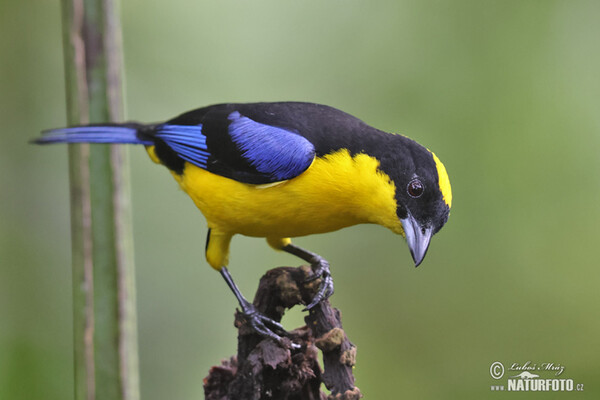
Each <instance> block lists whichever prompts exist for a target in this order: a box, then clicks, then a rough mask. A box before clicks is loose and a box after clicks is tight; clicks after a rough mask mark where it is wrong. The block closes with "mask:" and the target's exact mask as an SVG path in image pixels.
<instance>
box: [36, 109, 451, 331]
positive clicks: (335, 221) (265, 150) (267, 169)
mask: <svg viewBox="0 0 600 400" xmlns="http://www.w3.org/2000/svg"><path fill="white" fill-rule="evenodd" d="M34 142H35V143H37V144H52V143H104V144H107V143H108V144H137V145H143V146H145V149H146V151H147V153H148V155H149V157H150V159H151V160H152V161H154V162H155V163H157V164H161V165H163V166H165V167H166V168H167V169H168V170H169V171H170V172H171V174H172V176H173V177H174V178H175V180H176V181H177V183H178V184H179V186H180V187H181V188H182V189H183V191H185V192H186V193H187V194H188V195H189V196H190V197H191V199H192V200H193V202H194V203H195V204H196V206H197V207H198V208H199V209H200V211H201V212H202V214H204V217H205V218H206V221H207V226H208V233H207V237H206V246H205V257H206V260H207V262H208V264H209V265H210V266H211V267H213V268H214V269H215V270H217V271H219V272H220V274H221V275H222V277H223V279H224V280H225V282H226V283H227V285H228V286H229V288H230V289H231V291H232V292H233V294H234V295H235V297H236V299H237V301H238V303H239V305H240V307H241V310H242V313H243V314H244V315H245V316H246V319H247V321H248V322H249V323H250V326H251V327H252V328H253V329H254V331H255V332H257V333H259V334H260V335H262V336H264V337H270V338H272V339H274V340H276V341H279V342H281V341H282V336H285V334H286V331H285V329H284V328H283V326H282V325H281V324H280V323H279V322H277V321H274V320H272V319H270V318H267V317H266V316H264V315H262V314H260V313H259V312H258V311H257V310H256V308H255V307H254V306H253V304H252V303H251V302H249V301H248V300H246V298H245V297H244V296H243V295H242V293H241V292H240V290H239V288H238V287H237V285H236V284H235V282H234V280H233V278H232V276H231V274H230V272H229V270H228V265H229V248H230V242H231V239H232V237H233V236H234V235H236V234H241V235H245V236H250V237H261V238H266V241H267V243H268V244H269V245H270V246H271V247H272V248H274V249H276V250H281V251H284V252H287V253H290V254H292V255H295V256H297V257H299V258H300V259H302V260H304V261H306V262H308V263H310V265H311V267H312V271H313V272H312V276H311V277H310V278H309V279H310V280H312V279H317V278H321V283H320V286H319V288H318V291H317V293H316V295H315V296H314V298H313V300H312V301H311V302H310V303H309V304H308V305H306V309H309V310H310V309H312V308H313V307H314V306H315V305H317V304H318V303H320V302H321V301H323V300H324V299H327V298H328V297H330V296H331V295H332V294H333V291H334V286H333V278H332V276H331V272H330V267H329V263H328V261H327V260H325V259H324V258H323V257H321V256H320V255H318V254H316V253H313V252H311V251H309V250H306V249H304V248H302V247H299V246H297V245H295V244H293V243H292V240H291V239H292V238H296V237H301V236H306V235H311V234H318V233H325V232H331V231H336V230H339V229H341V228H345V227H348V226H352V225H356V224H362V223H370V224H378V225H381V226H384V227H386V228H388V229H389V230H391V231H392V232H394V233H396V234H399V235H401V236H403V237H404V238H405V239H406V242H407V245H408V248H409V250H410V253H411V255H412V258H413V261H414V264H415V266H418V265H419V264H421V262H422V261H423V259H424V257H425V254H426V253H427V250H428V248H429V244H430V241H431V238H432V236H433V235H434V234H436V233H437V232H438V231H439V230H440V229H441V228H442V227H443V226H444V225H445V223H446V222H447V220H448V216H449V214H450V208H451V206H452V190H451V186H450V181H449V178H448V173H447V171H446V168H445V166H444V164H442V162H441V161H440V160H439V159H438V157H437V156H436V155H435V154H434V153H433V152H431V151H430V150H428V149H427V148H426V147H424V146H422V145H420V144H419V143H417V142H416V141H414V140H412V139H409V138H408V137H406V136H403V135H400V134H396V133H388V132H384V131H381V130H379V129H376V128H374V127H372V126H370V125H368V124H366V123H365V122H363V121H362V120H360V119H358V118H356V117H354V116H352V115H350V114H348V113H345V112H343V111H340V110H338V109H336V108H333V107H330V106H326V105H321V104H315V103H307V102H261V103H223V104H215V105H210V106H206V107H202V108H199V109H195V110H192V111H189V112H185V113H183V114H181V115H179V116H177V117H175V118H172V119H170V120H167V121H166V122H161V123H152V124H142V123H138V122H125V123H106V124H93V125H84V126H74V127H66V128H59V129H50V130H46V131H43V132H42V135H41V136H40V137H39V138H37V139H35V140H34Z"/></svg>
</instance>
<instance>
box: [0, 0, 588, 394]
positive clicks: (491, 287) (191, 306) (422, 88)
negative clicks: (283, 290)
mask: <svg viewBox="0 0 600 400" xmlns="http://www.w3.org/2000/svg"><path fill="white" fill-rule="evenodd" d="M122 14H123V33H124V44H125V46H124V49H125V67H126V78H127V96H126V98H127V108H128V112H127V116H128V118H129V119H133V120H141V121H159V120H164V119H166V118H169V117H172V116H174V115H176V114H178V113H180V112H183V111H186V110H189V109H192V108H196V107H199V106H203V105H208V104H212V103H217V102H233V101H261V100H265V101H268V100H273V101H274V100H305V101H313V102H319V103H325V104H329V105H332V106H335V107H338V108H340V109H342V110H345V111H347V112H350V113H351V114H354V115H356V116H358V117H359V118H361V119H363V120H365V121H366V122H368V123H370V124H372V125H374V126H376V127H378V128H380V129H383V130H388V131H392V132H399V133H403V134H406V135H408V136H410V137H412V138H414V139H416V140H418V141H419V142H421V143H422V144H424V145H426V146H428V147H429V148H431V149H432V150H434V151H435V152H436V154H437V155H438V156H439V157H440V158H441V159H442V160H443V161H444V163H445V165H446V167H447V169H448V171H449V174H450V178H451V181H452V185H453V190H454V208H453V210H452V215H451V218H450V221H449V223H448V225H447V226H446V227H445V228H444V229H443V230H442V232H440V233H439V234H438V235H437V236H436V237H435V238H434V240H433V245H432V247H431V249H430V251H429V254H428V257H427V259H426V260H425V263H424V265H422V266H421V267H419V268H418V269H416V270H415V269H414V268H413V267H412V262H411V258H410V255H409V253H408V251H407V249H406V246H405V244H404V242H403V240H402V238H400V237H398V236H395V235H393V234H392V233H390V232H388V231H386V230H384V229H382V228H379V227H375V226H359V227H353V228H350V229H346V230H343V231H340V232H336V233H331V234H326V235H321V236H318V237H317V236H314V237H307V238H300V239H298V240H297V243H299V244H301V245H303V246H306V247H307V248H309V249H311V250H313V251H316V252H318V253H319V254H322V255H323V256H325V257H326V258H328V259H329V261H330V262H331V265H332V271H333V274H334V277H335V282H336V289H337V291H336V294H335V296H334V297H333V298H332V302H333V304H334V305H335V306H336V307H339V308H340V309H341V310H342V311H343V313H344V325H345V328H346V330H347V332H348V335H349V336H350V338H351V339H352V340H353V341H354V343H355V344H356V345H357V346H358V360H357V361H358V364H357V367H356V377H357V384H358V386H359V387H360V388H361V390H362V391H363V392H364V393H365V394H366V395H367V397H368V398H372V399H385V398H398V397H401V395H404V397H406V398H415V399H443V398H462V399H471V398H473V399H481V398H487V397H488V396H489V394H488V393H489V391H490V385H492V384H497V382H499V381H494V380H492V379H491V378H490V375H489V367H490V364H491V363H492V362H493V361H496V360H498V361H502V362H504V363H505V364H506V365H509V364H511V363H512V362H520V363H524V362H525V361H528V360H531V361H532V362H544V361H545V362H554V363H560V364H562V365H564V366H565V372H564V373H563V377H567V378H573V379H574V380H575V382H576V383H578V382H581V383H584V384H585V385H586V386H585V391H584V392H583V393H582V394H581V396H580V397H581V398H590V399H591V398H599V396H600V392H599V391H598V385H599V384H600V377H599V375H598V373H597V371H596V367H597V363H598V361H599V359H600V358H599V356H600V349H599V344H598V337H600V320H599V318H598V315H599V307H600V301H599V300H600V299H599V295H598V289H597V285H598V282H600V279H599V278H600V269H599V268H598V261H597V248H596V249H595V247H597V246H598V244H597V241H598V239H600V231H599V225H598V222H599V221H600V208H599V207H598V204H600V184H599V183H600V157H599V155H600V135H599V129H600V113H599V112H598V110H599V108H600V78H599V76H600V75H599V74H598V71H600V53H599V48H598V43H597V42H598V40H597V39H598V37H600V24H598V19H599V17H600V3H599V2H597V1H594V0H590V1H580V0H572V1H552V0H546V1H536V0H527V1H516V0H514V1H481V0H470V1H469V0H457V1H452V2H450V1H433V0H431V1H429V0H428V1H418V0H412V1H404V0H402V1H398V0H396V1H381V2H365V1H357V0H348V1H340V0H328V1H323V0H319V1H317V0H304V1H293V2H292V1H281V0H277V1H276V0H272V1H258V0H257V1H233V0H223V1H202V2H200V1H198V2H191V1H178V0H176V1H171V2H165V1H157V0H145V1H142V0H123V4H122ZM60 30H61V27H60V9H59V2H58V1H42V0H31V1H27V2H24V1H16V0H1V1H0V60H1V61H0V121H2V133H1V135H2V139H3V145H2V146H0V321H1V328H0V399H45V400H52V399H61V400H62V399H67V398H70V396H71V395H72V346H71V341H72V333H71V329H72V327H71V303H70V302H71V294H70V287H71V285H70V264H69V258H70V256H69V254H70V244H69V243H70V242H69V222H68V218H69V217H68V215H69V213H68V182H67V163H66V155H67V153H66V149H65V148H64V147H60V146H56V147H47V148H43V149H42V148H38V147H34V146H31V145H29V144H27V140H28V139H30V138H32V137H34V136H36V135H37V133H38V132H39V131H40V130H41V129H44V128H50V127H58V126H62V125H64V124H65V106H64V104H65V101H64V87H63V83H64V82H63V69H62V48H61V34H60ZM131 156H132V181H133V183H134V184H133V208H134V229H135V241H136V261H137V281H138V309H139V314H140V315H139V339H140V354H141V356H140V357H141V380H142V387H141V390H142V397H143V398H144V399H145V400H153V399H166V398H168V399H192V398H202V378H203V377H204V376H206V374H207V372H208V369H209V368H210V366H211V365H214V364H217V363H219V361H220V359H222V358H225V357H228V356H229V355H231V354H233V352H234V349H235V344H236V340H235V331H234V329H233V327H232V323H233V311H234V308H235V306H236V303H235V299H234V298H233V296H231V294H230V293H229V292H228V290H227V288H226V285H225V284H224V283H223V282H222V281H221V277H220V276H219V275H218V274H217V273H215V272H214V271H212V270H211V269H210V268H209V267H208V266H207V264H206V262H205V261H204V259H203V246H204V239H205V230H206V226H205V222H204V220H203V218H202V216H201V214H200V213H199V212H197V210H196V209H195V208H194V206H193V204H192V202H191V201H190V200H189V199H188V198H187V197H186V196H185V195H184V194H183V193H182V192H181V191H180V190H178V189H177V186H176V184H175V182H174V181H173V180H172V178H171V177H170V175H169V173H168V172H167V171H166V170H164V169H161V167H159V166H156V165H154V164H152V163H151V162H149V160H148V159H147V157H146V155H145V152H144V151H143V149H141V148H132V149H131ZM231 261H232V262H231V271H232V273H233V274H234V276H235V277H236V279H237V281H238V282H239V283H240V286H241V288H242V290H243V291H244V292H245V293H247V294H248V295H249V296H250V295H251V293H252V292H253V291H254V290H255V289H256V286H257V282H258V278H259V276H260V274H261V272H262V271H264V270H266V269H268V268H270V267H274V266H277V265H290V264H292V265H295V264H297V263H298V261H297V260H296V259H294V258H292V257H290V256H287V255H284V254H279V253H275V252H273V251H271V250H270V249H269V248H268V247H267V246H266V244H265V243H264V242H263V241H262V240H258V239H251V238H244V237H236V238H235V239H234V242H233V253H232V256H231ZM285 322H286V324H287V326H288V327H290V328H291V327H294V326H296V325H298V324H300V323H301V314H300V313H299V312H294V313H293V315H292V316H290V317H288V318H287V319H286V321H285ZM559 396H562V394H560V393H556V394H546V395H544V398H558V397H559Z"/></svg>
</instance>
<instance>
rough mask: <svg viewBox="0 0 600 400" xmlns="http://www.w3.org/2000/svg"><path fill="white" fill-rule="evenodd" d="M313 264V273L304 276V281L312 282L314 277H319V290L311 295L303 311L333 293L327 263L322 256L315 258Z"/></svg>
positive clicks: (331, 279)
mask: <svg viewBox="0 0 600 400" xmlns="http://www.w3.org/2000/svg"><path fill="white" fill-rule="evenodd" d="M312 265H313V270H314V272H313V274H312V275H311V276H309V277H308V278H306V281H305V282H313V281H315V280H316V279H319V278H321V279H322V281H321V284H320V285H319V290H318V292H317V294H316V295H315V297H313V299H312V301H311V302H310V304H308V305H307V306H306V307H305V308H304V311H308V310H310V309H312V308H313V307H314V306H316V305H317V304H319V303H320V302H322V301H323V300H327V299H328V298H329V297H330V296H331V295H332V294H333V290H334V289H333V278H332V276H331V272H329V263H328V262H327V261H325V260H324V259H322V258H319V259H317V260H315V263H313V264H312Z"/></svg>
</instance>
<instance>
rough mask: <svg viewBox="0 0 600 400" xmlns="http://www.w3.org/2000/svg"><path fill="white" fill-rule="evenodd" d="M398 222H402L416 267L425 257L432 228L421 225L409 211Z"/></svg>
mask: <svg viewBox="0 0 600 400" xmlns="http://www.w3.org/2000/svg"><path fill="white" fill-rule="evenodd" d="M400 222H402V228H403V229H404V234H405V236H406V243H407V244H408V248H409V249H410V254H411V255H412V258H413V260H415V267H418V266H419V264H421V262H422V261H423V259H424V258H425V254H426V253H427V249H428V248H429V241H430V240H431V236H432V231H433V230H432V228H430V227H422V226H421V225H420V224H419V223H418V222H417V220H415V219H414V218H413V216H412V215H410V213H408V217H406V218H404V219H401V220H400Z"/></svg>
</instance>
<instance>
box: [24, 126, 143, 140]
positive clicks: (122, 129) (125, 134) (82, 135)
mask: <svg viewBox="0 0 600 400" xmlns="http://www.w3.org/2000/svg"><path fill="white" fill-rule="evenodd" d="M140 136H141V135H138V127H136V126H135V125H130V126H127V125H95V126H75V127H72V128H60V129H50V130H47V131H43V132H42V137H41V138H38V139H35V140H33V142H34V143H37V144H51V143H129V144H143V145H152V144H154V142H153V141H152V140H151V139H150V138H142V137H140Z"/></svg>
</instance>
